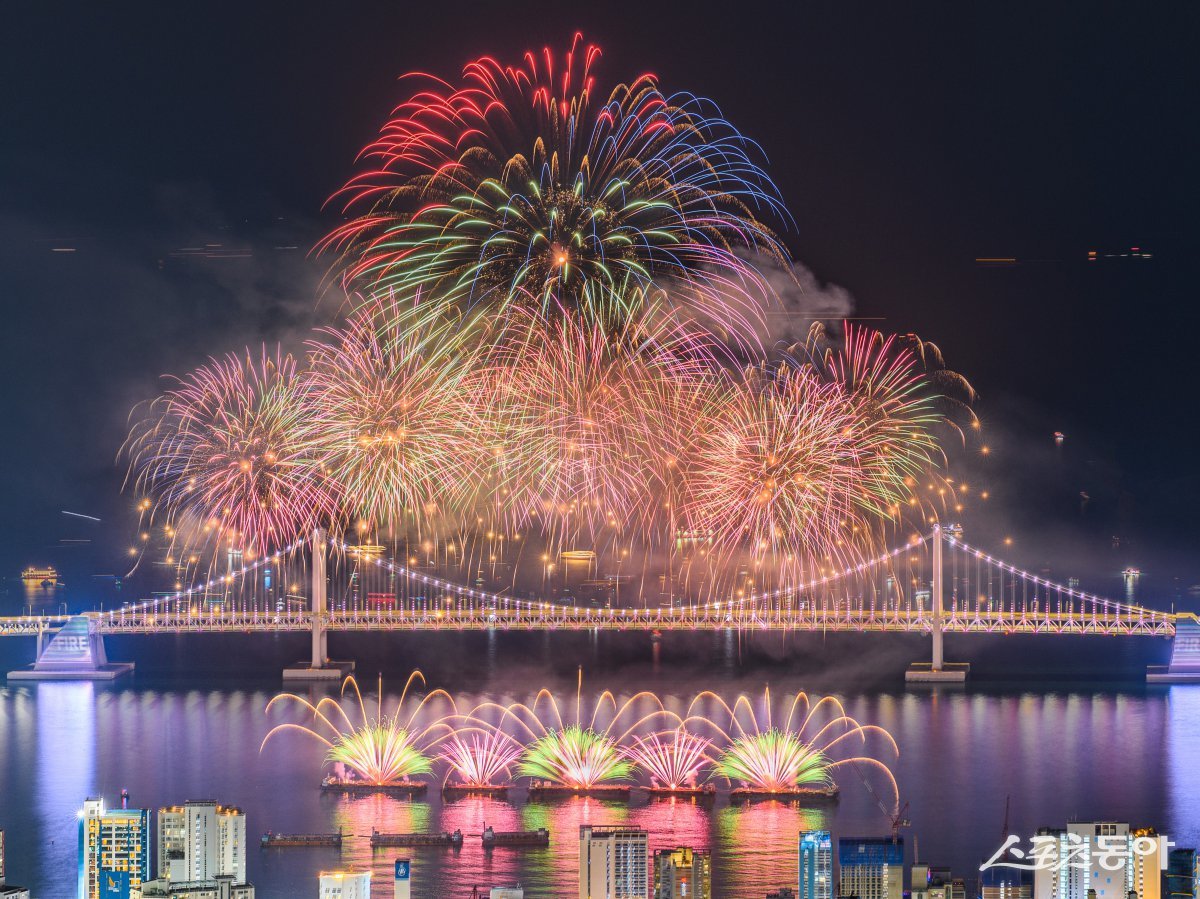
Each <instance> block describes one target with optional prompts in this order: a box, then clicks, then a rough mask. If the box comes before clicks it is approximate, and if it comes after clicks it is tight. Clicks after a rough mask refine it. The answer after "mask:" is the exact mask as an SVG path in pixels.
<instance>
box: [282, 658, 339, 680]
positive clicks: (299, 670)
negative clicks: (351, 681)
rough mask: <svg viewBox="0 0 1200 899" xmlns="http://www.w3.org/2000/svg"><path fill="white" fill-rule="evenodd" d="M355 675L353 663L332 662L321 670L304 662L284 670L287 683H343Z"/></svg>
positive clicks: (327, 663)
mask: <svg viewBox="0 0 1200 899" xmlns="http://www.w3.org/2000/svg"><path fill="white" fill-rule="evenodd" d="M353 673H354V663H353V662H335V661H332V660H331V661H329V662H326V663H325V665H324V666H323V667H321V668H313V667H312V666H310V665H306V664H305V663H304V662H297V663H296V664H295V665H293V666H292V667H291V668H284V669H283V679H284V680H285V681H326V680H328V681H341V680H345V678H346V677H348V676H349V675H351V674H353Z"/></svg>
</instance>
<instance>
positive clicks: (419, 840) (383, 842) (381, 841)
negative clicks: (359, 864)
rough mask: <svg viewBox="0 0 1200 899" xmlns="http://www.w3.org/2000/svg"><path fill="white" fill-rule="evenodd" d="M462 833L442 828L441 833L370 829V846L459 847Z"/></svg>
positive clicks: (374, 847) (460, 846) (375, 847)
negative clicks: (394, 831) (395, 831)
mask: <svg viewBox="0 0 1200 899" xmlns="http://www.w3.org/2000/svg"><path fill="white" fill-rule="evenodd" d="M462 844H463V834H462V831H461V830H455V831H454V832H453V833H451V832H450V831H448V830H443V831H442V832H441V833H380V832H379V831H378V830H372V831H371V848H372V849H380V848H383V847H387V846H410V847H419V846H433V847H449V848H451V849H461V848H462Z"/></svg>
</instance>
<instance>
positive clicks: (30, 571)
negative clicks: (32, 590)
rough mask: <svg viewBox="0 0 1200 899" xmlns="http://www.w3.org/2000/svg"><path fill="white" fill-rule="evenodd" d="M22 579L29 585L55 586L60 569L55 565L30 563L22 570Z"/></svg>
mask: <svg viewBox="0 0 1200 899" xmlns="http://www.w3.org/2000/svg"><path fill="white" fill-rule="evenodd" d="M21 580H22V581H24V582H25V584H26V585H27V586H36V587H53V586H54V585H55V584H57V583H58V570H57V569H55V567H54V566H53V565H47V566H45V567H44V568H39V567H38V566H36V565H30V566H29V567H28V568H26V569H25V570H24V571H22V572H21Z"/></svg>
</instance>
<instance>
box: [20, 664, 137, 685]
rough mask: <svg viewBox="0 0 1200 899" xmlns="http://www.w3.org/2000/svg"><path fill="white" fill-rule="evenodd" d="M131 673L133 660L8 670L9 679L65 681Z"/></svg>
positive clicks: (107, 677) (118, 676)
mask: <svg viewBox="0 0 1200 899" xmlns="http://www.w3.org/2000/svg"><path fill="white" fill-rule="evenodd" d="M127 674H133V662H107V663H105V664H104V665H98V666H97V667H95V668H49V667H42V668H38V667H37V666H36V665H30V666H29V667H28V668H18V669H17V670H16V671H10V672H8V679H9V680H10V681H46V680H55V681H65V680H90V681H113V680H117V679H118V678H121V677H125V676H126V675H127Z"/></svg>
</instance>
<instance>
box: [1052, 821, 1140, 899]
mask: <svg viewBox="0 0 1200 899" xmlns="http://www.w3.org/2000/svg"><path fill="white" fill-rule="evenodd" d="M1038 835H1039V836H1053V837H1054V838H1055V839H1056V841H1057V849H1058V851H1057V853H1056V854H1055V855H1054V856H1053V857H1054V861H1055V868H1056V869H1055V870H1051V869H1047V868H1038V869H1036V870H1035V871H1034V872H1033V897H1034V899H1093V897H1092V896H1091V895H1090V894H1091V893H1092V892H1093V891H1094V893H1095V895H1094V899H1126V897H1127V896H1128V895H1129V893H1131V892H1134V893H1137V894H1138V897H1139V899H1161V895H1162V884H1161V879H1162V878H1161V875H1160V868H1161V865H1160V860H1161V858H1162V852H1163V850H1162V841H1161V838H1160V837H1158V836H1157V835H1156V834H1155V833H1154V832H1153V831H1151V830H1130V828H1129V825H1128V824H1123V823H1119V822H1115V821H1097V822H1087V823H1083V822H1079V823H1072V824H1068V825H1067V828H1066V830H1060V829H1050V828H1043V829H1042V830H1039V831H1038ZM1080 846H1082V847H1083V848H1082V849H1080V848H1078V847H1080ZM1114 857H1115V860H1114ZM1114 864H1115V867H1114Z"/></svg>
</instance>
